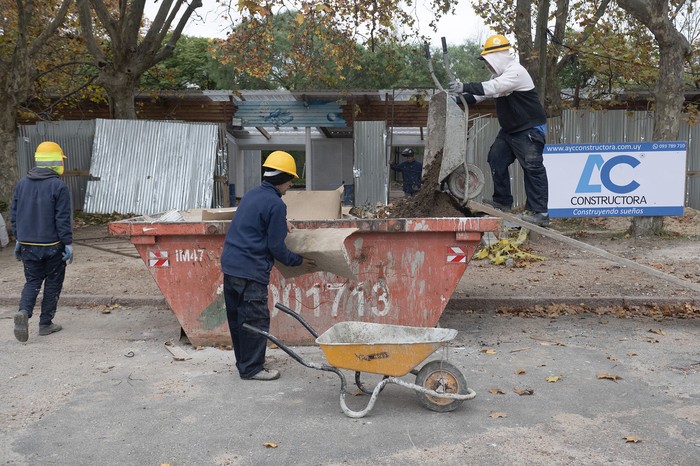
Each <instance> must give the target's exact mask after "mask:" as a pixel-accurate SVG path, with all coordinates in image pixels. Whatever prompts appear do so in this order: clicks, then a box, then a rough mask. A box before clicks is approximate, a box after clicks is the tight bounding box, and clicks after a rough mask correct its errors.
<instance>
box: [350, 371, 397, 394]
mask: <svg viewBox="0 0 700 466" xmlns="http://www.w3.org/2000/svg"><path fill="white" fill-rule="evenodd" d="M361 375H362V372H360V371H355V385H357V388H359V389H360V391H361V392H362V393H364V394H365V395H371V394H372V393H373V390H369V389H367V388H365V385H364V384H363V383H362V381H361V380H360V376H361ZM388 377H389V376H388V375H385V376H384V378H385V379H386V378H388Z"/></svg>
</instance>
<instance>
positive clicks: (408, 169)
mask: <svg viewBox="0 0 700 466" xmlns="http://www.w3.org/2000/svg"><path fill="white" fill-rule="evenodd" d="M401 156H403V157H405V158H406V160H405V161H404V162H401V163H399V164H393V163H392V164H391V165H390V167H391V169H392V170H394V171H397V172H399V173H401V175H402V176H403V192H404V194H406V196H409V197H410V196H414V195H415V194H416V193H417V192H418V191H420V186H421V180H422V178H423V164H422V163H420V162H419V161H417V160H416V159H415V153H414V152H413V149H411V148H410V147H409V148H406V149H404V150H403V151H401Z"/></svg>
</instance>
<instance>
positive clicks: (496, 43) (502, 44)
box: [481, 34, 510, 57]
mask: <svg viewBox="0 0 700 466" xmlns="http://www.w3.org/2000/svg"><path fill="white" fill-rule="evenodd" d="M508 49H510V42H508V39H507V38H506V36H504V35H502V34H496V35H493V36H491V37H489V38H488V39H486V42H485V43H484V47H483V48H482V49H481V56H482V57H483V56H484V55H488V54H489V53H492V52H500V51H501V50H508Z"/></svg>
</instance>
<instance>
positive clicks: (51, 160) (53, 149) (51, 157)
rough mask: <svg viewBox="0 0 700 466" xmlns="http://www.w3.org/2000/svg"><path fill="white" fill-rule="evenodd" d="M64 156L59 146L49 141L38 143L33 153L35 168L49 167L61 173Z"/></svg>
mask: <svg viewBox="0 0 700 466" xmlns="http://www.w3.org/2000/svg"><path fill="white" fill-rule="evenodd" d="M65 158H66V156H65V155H64V154H63V149H61V146H59V145H58V144H56V143H55V142H51V141H45V142H42V143H41V144H39V145H38V146H37V148H36V152H35V153H34V161H35V162H36V166H37V168H50V169H51V170H53V171H55V172H56V173H58V174H59V175H63V171H64V165H63V159H65Z"/></svg>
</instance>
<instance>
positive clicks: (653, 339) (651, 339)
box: [647, 338, 659, 343]
mask: <svg viewBox="0 0 700 466" xmlns="http://www.w3.org/2000/svg"><path fill="white" fill-rule="evenodd" d="M658 342H659V340H657V339H656V338H647V343H658Z"/></svg>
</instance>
